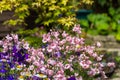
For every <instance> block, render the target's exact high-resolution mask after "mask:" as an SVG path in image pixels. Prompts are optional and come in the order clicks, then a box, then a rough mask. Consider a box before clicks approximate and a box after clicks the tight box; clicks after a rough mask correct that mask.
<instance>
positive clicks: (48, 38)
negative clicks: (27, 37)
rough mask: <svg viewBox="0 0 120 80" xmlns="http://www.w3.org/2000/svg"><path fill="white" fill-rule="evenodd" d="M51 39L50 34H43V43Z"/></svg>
mask: <svg viewBox="0 0 120 80" xmlns="http://www.w3.org/2000/svg"><path fill="white" fill-rule="evenodd" d="M50 39H51V38H50V34H43V39H42V42H43V43H46V42H48V41H50Z"/></svg>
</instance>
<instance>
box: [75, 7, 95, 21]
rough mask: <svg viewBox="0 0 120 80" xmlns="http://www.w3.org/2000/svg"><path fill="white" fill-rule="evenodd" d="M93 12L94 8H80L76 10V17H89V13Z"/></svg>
mask: <svg viewBox="0 0 120 80" xmlns="http://www.w3.org/2000/svg"><path fill="white" fill-rule="evenodd" d="M92 12H93V10H86V9H82V10H78V11H76V18H77V19H87V15H88V14H90V13H92Z"/></svg>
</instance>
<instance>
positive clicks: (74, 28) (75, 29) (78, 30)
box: [73, 25, 81, 34]
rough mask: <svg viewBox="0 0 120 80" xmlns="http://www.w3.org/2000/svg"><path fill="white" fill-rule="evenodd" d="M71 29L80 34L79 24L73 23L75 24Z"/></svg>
mask: <svg viewBox="0 0 120 80" xmlns="http://www.w3.org/2000/svg"><path fill="white" fill-rule="evenodd" d="M73 31H74V32H77V33H79V34H80V33H81V28H80V25H75V26H74V27H73Z"/></svg>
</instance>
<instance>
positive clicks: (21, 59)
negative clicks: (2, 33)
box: [0, 34, 29, 80]
mask: <svg viewBox="0 0 120 80" xmlns="http://www.w3.org/2000/svg"><path fill="white" fill-rule="evenodd" d="M0 49H1V50H0V80H6V79H7V80H14V79H18V76H19V75H20V74H19V72H21V70H23V69H24V67H26V64H27V62H26V59H27V58H28V52H27V50H28V49H29V44H28V43H27V42H25V41H19V40H18V35H16V34H11V35H7V36H6V37H5V39H3V40H1V41H0Z"/></svg>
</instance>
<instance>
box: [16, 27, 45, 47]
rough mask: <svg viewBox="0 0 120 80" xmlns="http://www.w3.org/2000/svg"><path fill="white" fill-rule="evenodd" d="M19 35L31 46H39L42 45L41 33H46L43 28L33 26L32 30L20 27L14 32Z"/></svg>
mask: <svg viewBox="0 0 120 80" xmlns="http://www.w3.org/2000/svg"><path fill="white" fill-rule="evenodd" d="M16 33H17V34H19V35H20V36H21V38H24V40H26V41H27V42H29V44H30V45H31V46H33V47H40V46H41V45H42V38H41V36H42V34H44V33H46V30H45V29H42V28H34V29H33V30H31V29H28V30H24V29H20V30H19V31H17V32H16Z"/></svg>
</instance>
